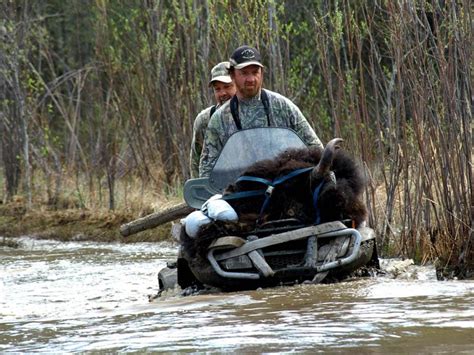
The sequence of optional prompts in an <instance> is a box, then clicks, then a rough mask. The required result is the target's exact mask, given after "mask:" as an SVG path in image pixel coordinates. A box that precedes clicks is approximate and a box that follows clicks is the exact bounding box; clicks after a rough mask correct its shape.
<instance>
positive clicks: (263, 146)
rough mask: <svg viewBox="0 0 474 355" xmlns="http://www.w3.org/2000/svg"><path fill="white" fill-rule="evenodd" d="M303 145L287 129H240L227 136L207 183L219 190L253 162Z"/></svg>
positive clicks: (293, 133) (293, 132)
mask: <svg viewBox="0 0 474 355" xmlns="http://www.w3.org/2000/svg"><path fill="white" fill-rule="evenodd" d="M302 147H306V145H305V143H304V142H303V141H302V140H301V138H300V137H299V136H298V135H297V134H296V133H295V131H293V130H291V129H289V128H276V127H262V128H252V129H245V130H240V131H237V132H236V133H234V134H233V135H232V136H230V137H229V139H228V140H227V142H226V144H225V145H224V147H223V148H222V151H221V153H220V155H219V157H218V159H217V161H216V164H215V165H214V168H213V169H212V172H211V175H210V177H209V183H210V185H211V186H212V187H213V188H214V189H216V190H219V191H220V190H222V189H224V188H225V187H226V186H227V185H229V184H230V183H233V182H234V181H235V180H236V179H237V178H238V177H239V176H240V175H241V174H242V173H243V172H244V171H245V169H246V168H247V167H249V166H250V165H252V164H253V163H255V162H257V161H260V160H264V159H272V158H275V157H276V156H277V155H278V154H280V153H282V152H284V151H285V150H288V149H290V148H302Z"/></svg>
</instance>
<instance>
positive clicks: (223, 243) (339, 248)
mask: <svg viewBox="0 0 474 355" xmlns="http://www.w3.org/2000/svg"><path fill="white" fill-rule="evenodd" d="M305 239H307V242H306V246H305V250H304V258H303V260H302V261H301V262H300V263H299V264H298V265H287V266H285V267H283V269H292V270H298V269H301V270H303V269H304V270H306V271H308V270H310V271H312V272H313V273H314V274H319V273H323V272H327V271H331V270H334V269H336V268H339V267H341V266H344V265H347V264H349V263H351V262H353V261H355V260H356V259H357V258H358V255H359V249H360V245H361V242H362V239H363V238H362V236H361V234H360V233H359V231H358V230H357V229H353V228H347V227H346V226H345V225H344V224H343V223H342V222H339V221H336V222H328V223H323V224H319V225H316V226H310V227H304V228H299V229H296V230H292V231H288V232H283V233H278V234H273V235H269V236H266V237H263V238H258V236H253V235H252V236H249V237H247V240H245V239H243V238H240V237H233V236H232V237H221V238H219V239H217V240H215V241H214V242H213V243H212V244H211V245H210V246H209V251H208V254H207V258H208V260H209V262H210V264H211V266H212V267H213V269H214V271H215V272H216V273H217V274H218V275H220V276H222V277H224V278H232V279H248V280H258V279H262V278H271V277H272V276H274V275H275V273H277V272H279V271H280V270H275V269H274V268H272V267H271V266H270V265H269V263H268V262H267V260H266V259H267V257H270V256H271V255H272V254H273V255H274V254H275V251H274V250H275V248H276V249H278V245H281V244H284V243H288V242H295V241H303V242H304V240H305ZM322 244H324V246H325V249H324V251H323V248H322V247H321V245H322ZM272 250H273V251H272ZM277 253H278V252H277ZM282 253H287V254H291V253H292V251H291V250H288V251H285V250H283V251H282ZM293 253H295V251H293ZM320 253H321V254H325V255H324V256H322V255H319V254H320ZM322 257H323V260H322V261H321V258H322ZM225 263H227V264H228V265H231V266H232V265H234V269H240V270H249V269H250V270H255V271H257V272H246V271H245V272H242V271H226V270H224V269H223V268H222V266H221V264H225ZM235 265H237V266H235ZM231 268H232V267H231Z"/></svg>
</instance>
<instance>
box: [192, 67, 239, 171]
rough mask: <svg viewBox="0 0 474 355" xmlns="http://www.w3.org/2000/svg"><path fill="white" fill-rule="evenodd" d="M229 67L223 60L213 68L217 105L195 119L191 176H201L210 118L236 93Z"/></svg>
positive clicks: (212, 76) (213, 87)
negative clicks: (200, 166) (203, 149)
mask: <svg viewBox="0 0 474 355" xmlns="http://www.w3.org/2000/svg"><path fill="white" fill-rule="evenodd" d="M228 69H229V62H221V63H219V64H217V65H216V66H215V67H214V68H212V70H211V80H210V81H209V86H210V87H212V90H213V92H214V98H215V99H216V105H214V106H209V107H208V108H206V109H204V110H202V111H201V112H200V113H199V114H198V115H197V116H196V119H195V120H194V126H193V140H192V142H191V152H190V157H189V161H190V170H191V177H193V178H196V177H198V176H199V158H200V157H201V151H202V145H203V142H204V135H205V133H206V129H207V124H208V123H209V119H210V118H211V116H212V115H213V114H214V112H215V111H216V109H217V108H218V107H220V106H221V105H222V104H223V103H224V102H226V101H227V100H229V99H230V98H231V97H232V96H234V95H235V85H234V83H233V82H232V78H231V77H230V76H229V72H228Z"/></svg>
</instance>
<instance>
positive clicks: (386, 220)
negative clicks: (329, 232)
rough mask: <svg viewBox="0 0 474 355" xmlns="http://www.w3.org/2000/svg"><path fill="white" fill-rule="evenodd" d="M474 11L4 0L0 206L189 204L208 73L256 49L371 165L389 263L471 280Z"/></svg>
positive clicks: (278, 79)
mask: <svg viewBox="0 0 474 355" xmlns="http://www.w3.org/2000/svg"><path fill="white" fill-rule="evenodd" d="M471 6H472V5H471V4H470V1H468V0H458V1H444V0H431V1H414V0H397V1H389V0H368V1H350V0H332V1H331V0H318V1H316V0H315V1H293V0H286V1H285V0H245V1H232V0H133V1H132V0H129V1H118V0H117V1H113V0H76V1H62V0H43V1H28V0H16V1H14V0H4V1H2V2H1V5H0V8H1V9H0V10H1V19H0V21H1V22H0V38H1V41H0V50H1V52H0V107H1V108H0V139H1V144H0V155H1V167H0V169H1V171H0V187H1V190H0V194H1V195H0V197H1V200H2V202H3V206H4V208H3V209H2V211H3V212H2V213H3V214H4V215H5V216H6V215H8V214H11V213H10V212H11V211H12V210H15V209H18V208H19V207H18V206H19V205H20V206H21V208H20V209H21V211H22V218H23V221H26V220H28V216H31V215H32V213H33V212H34V211H36V212H37V213H36V215H37V216H40V217H39V218H43V217H42V216H44V215H45V214H46V211H49V210H62V211H65V210H70V209H72V210H78V211H83V212H82V213H84V211H89V214H88V216H91V215H94V214H97V213H99V212H100V213H103V211H111V212H109V213H118V212H122V213H125V214H124V215H126V216H128V217H130V216H133V218H136V217H139V216H142V215H144V214H147V213H150V212H152V211H153V210H154V209H158V208H160V207H162V206H164V205H165V204H166V203H168V202H169V201H179V200H180V198H181V191H182V188H181V187H182V185H183V182H184V181H185V180H186V179H187V178H188V177H189V175H190V172H189V148H190V142H191V134H192V124H193V120H194V118H195V116H196V114H197V113H198V112H199V111H200V110H202V109H204V108H205V107H207V106H209V105H211V104H212V93H211V92H210V90H209V88H208V85H207V83H208V80H209V73H210V69H211V68H212V66H213V65H215V64H216V63H217V62H220V61H222V60H227V59H228V57H229V56H230V53H231V52H232V50H233V49H235V48H236V47H238V46H239V45H242V44H250V45H253V46H255V47H257V48H258V49H259V50H260V51H261V53H262V56H263V62H264V64H265V66H266V69H265V79H264V86H265V87H266V88H268V89H271V90H274V91H277V92H280V93H282V94H283V95H285V96H287V97H289V98H291V99H292V100H293V101H294V102H295V103H296V104H297V105H298V106H299V107H300V108H301V110H302V111H303V113H304V115H305V116H306V117H307V118H308V120H309V122H310V123H311V124H312V126H313V127H314V128H315V131H316V132H317V134H318V135H319V137H320V138H321V139H322V140H323V142H327V141H328V140H330V139H331V138H333V137H336V136H337V137H342V138H343V139H344V141H345V143H344V147H345V149H347V150H349V151H350V152H351V153H352V154H353V155H354V156H355V157H357V158H359V159H360V160H361V162H362V163H363V165H364V167H365V168H366V171H367V174H368V178H369V185H368V188H367V190H366V193H365V199H366V203H367V206H368V208H369V211H370V220H369V224H370V225H371V226H372V227H374V228H375V230H376V233H377V237H378V245H379V249H380V254H381V255H390V256H394V255H396V256H404V257H411V258H414V259H416V260H417V261H418V262H421V263H423V262H428V261H430V262H436V263H437V265H438V266H439V269H442V270H451V272H452V275H459V276H463V275H464V276H465V275H466V273H469V272H470V271H469V270H471V272H472V264H473V258H474V257H473V244H474V236H473V211H474V209H473V207H472V206H473V205H474V203H473V198H474V195H473V189H474V188H473V172H472V129H473V124H472V98H473V96H472V76H471V73H472V69H473V61H472V43H473V36H472V8H471ZM101 211H102V212H101ZM29 213H30V214H29ZM58 223H60V222H58ZM109 228H110V226H109Z"/></svg>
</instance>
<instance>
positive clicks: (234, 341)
mask: <svg viewBox="0 0 474 355" xmlns="http://www.w3.org/2000/svg"><path fill="white" fill-rule="evenodd" d="M175 256H176V248H175V246H174V245H172V244H155V243H153V244H151V243H141V244H133V245H122V244H98V243H86V242H81V243H58V242H53V241H37V240H34V239H28V238H24V239H23V240H22V248H21V249H19V250H15V249H9V248H3V249H0V257H1V259H0V260H1V261H0V266H1V269H0V276H1V283H0V319H1V320H0V351H2V352H8V351H10V352H32V351H41V352H65V351H66V352H77V351H92V350H95V351H100V350H108V351H138V350H140V351H146V350H148V351H164V352H184V351H196V350H199V351H203V352H206V351H208V352H226V351H237V350H238V351H241V352H258V353H261V352H290V351H300V352H310V351H311V352H315V351H321V352H324V353H328V352H348V351H350V349H355V350H354V351H358V352H363V353H430V354H432V353H452V352H456V353H466V354H469V353H473V352H474V343H473V339H474V337H473V335H474V307H473V305H474V282H472V281H464V282H462V281H443V282H438V281H436V280H434V278H433V275H434V274H433V272H434V271H433V269H432V268H428V267H423V268H421V267H416V266H413V265H410V264H409V263H406V262H404V263H403V262H401V263H398V262H395V261H385V262H384V265H385V266H384V267H385V268H387V269H389V268H390V267H394V268H395V269H394V270H390V273H389V274H388V276H386V277H378V278H372V279H360V280H355V281H350V282H344V283H340V284H334V285H297V286H294V287H278V288H272V289H265V290H256V291H249V292H235V293H225V294H224V293H220V294H211V295H198V296H190V297H180V296H178V292H177V291H176V292H172V291H169V292H168V293H167V294H165V297H162V298H161V299H158V300H156V301H154V302H153V303H148V301H147V296H148V295H149V294H154V293H156V291H157V290H156V288H157V280H156V275H157V271H158V270H159V269H160V268H162V267H163V266H164V265H165V262H166V260H170V259H173V258H175ZM395 275H396V277H397V278H393V277H394V276H395Z"/></svg>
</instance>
